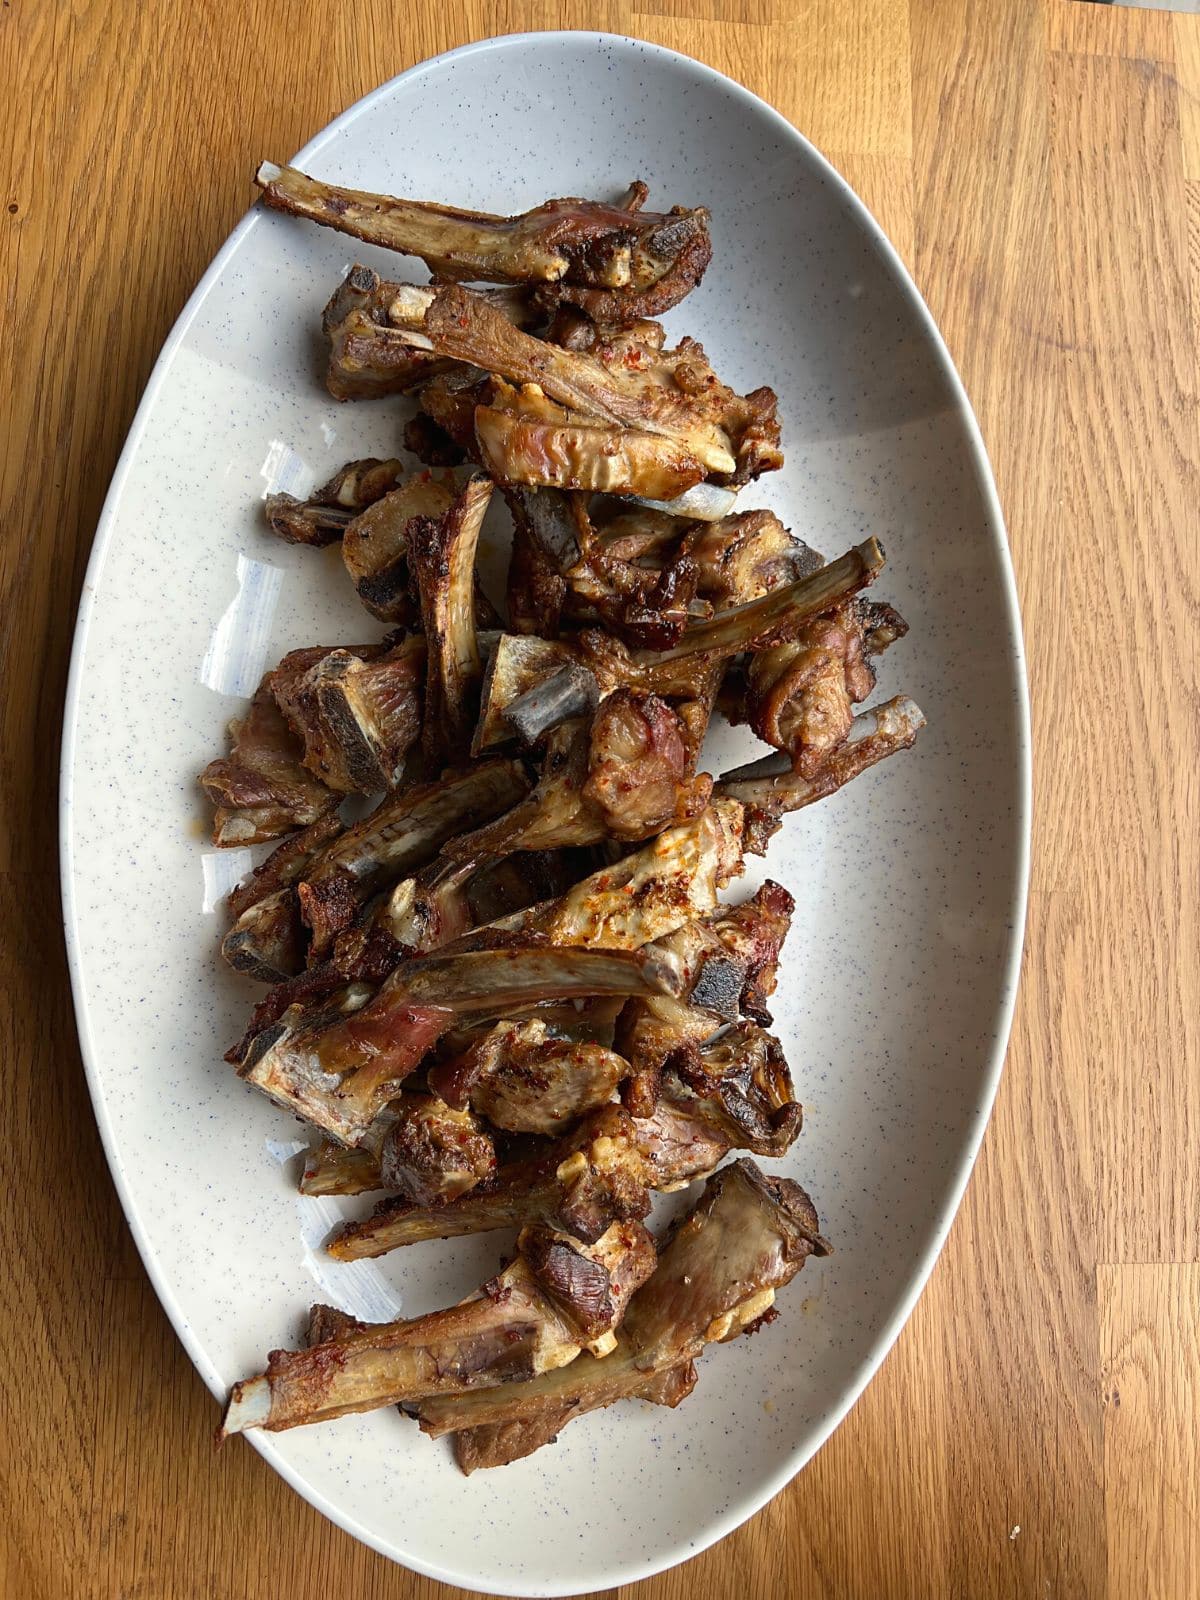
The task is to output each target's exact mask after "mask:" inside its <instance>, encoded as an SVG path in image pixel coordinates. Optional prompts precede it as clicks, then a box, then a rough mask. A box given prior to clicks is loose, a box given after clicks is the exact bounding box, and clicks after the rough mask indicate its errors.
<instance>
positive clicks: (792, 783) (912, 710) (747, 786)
mask: <svg viewBox="0 0 1200 1600" xmlns="http://www.w3.org/2000/svg"><path fill="white" fill-rule="evenodd" d="M924 726H925V717H924V714H923V713H922V711H921V709H920V707H919V706H917V705H916V704H915V703H914V702H913V701H912V700H910V699H908V697H907V696H905V695H897V696H896V698H895V699H894V700H888V701H886V702H885V703H884V704H883V705H879V706H873V707H872V708H871V709H870V710H868V711H864V712H862V713H861V715H859V716H857V717H855V719H854V721H853V723H852V724H851V727H850V734H849V737H848V738H847V739H846V741H845V742H844V743H843V744H842V745H840V746H839V747H838V749H836V750H835V751H834V752H833V754H832V755H831V756H830V757H829V759H828V760H827V761H826V762H825V764H824V765H823V766H822V767H820V768H819V769H818V770H817V771H816V772H815V773H814V774H813V776H812V777H811V778H806V777H804V776H803V774H802V773H798V772H796V771H794V770H793V767H792V762H791V758H790V757H788V756H783V755H779V756H767V757H765V758H764V760H762V761H756V762H752V763H751V764H750V765H749V766H747V767H739V768H738V769H737V770H736V771H735V772H727V773H726V774H725V776H724V777H723V778H722V779H721V780H720V782H719V783H718V784H717V792H718V793H719V794H721V795H723V796H725V797H727V798H729V799H733V800H738V801H740V802H741V803H742V804H743V805H744V806H745V808H746V827H745V834H744V842H745V847H746V849H747V850H749V851H752V852H753V853H754V854H756V855H762V854H763V853H764V852H765V850H766V847H767V843H768V841H769V840H770V838H771V837H772V835H773V834H774V833H775V832H776V831H777V830H778V828H779V825H780V821H781V820H782V818H783V816H784V813H785V812H788V811H799V810H801V809H802V808H803V807H804V806H810V805H812V803H813V802H814V800H823V799H824V798H825V796H826V795H830V794H833V793H835V792H836V791H837V790H838V789H840V788H842V787H843V786H844V785H845V784H847V783H849V782H850V780H851V779H852V778H857V777H858V775H859V773H860V772H865V771H866V770H867V768H868V767H873V766H874V765H875V764H876V762H879V761H884V760H886V759H887V757H888V756H891V755H895V753H896V752H897V751H898V750H907V749H909V748H910V747H911V746H912V745H913V744H915V743H916V738H917V735H918V733H920V731H921V729H922V728H923V727H924Z"/></svg>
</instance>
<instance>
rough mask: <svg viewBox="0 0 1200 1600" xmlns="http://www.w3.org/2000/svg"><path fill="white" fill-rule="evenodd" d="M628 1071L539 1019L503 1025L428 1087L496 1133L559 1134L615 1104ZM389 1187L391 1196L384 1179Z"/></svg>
mask: <svg viewBox="0 0 1200 1600" xmlns="http://www.w3.org/2000/svg"><path fill="white" fill-rule="evenodd" d="M628 1071H629V1066H628V1063H627V1062H626V1061H625V1060H623V1058H622V1057H621V1056H619V1055H617V1054H616V1053H615V1052H614V1051H612V1050H608V1049H605V1048H604V1046H603V1045H599V1044H595V1043H592V1042H589V1041H585V1040H579V1039H575V1038H571V1037H569V1036H567V1037H564V1036H562V1035H561V1034H559V1033H557V1032H556V1030H554V1029H553V1028H552V1027H551V1026H550V1025H549V1024H548V1023H547V1022H545V1021H543V1020H542V1019H540V1018H536V1017H533V1018H528V1019H526V1020H525V1021H522V1022H515V1021H505V1022H497V1023H496V1024H495V1025H494V1026H493V1027H491V1028H489V1029H488V1030H487V1032H486V1033H484V1034H483V1035H482V1036H481V1037H480V1038H478V1039H476V1040H474V1041H473V1042H472V1043H471V1045H470V1046H469V1047H468V1049H467V1050H466V1051H464V1052H463V1053H462V1054H461V1055H458V1056H455V1057H453V1058H451V1059H450V1060H449V1061H443V1062H439V1063H438V1064H437V1065H436V1066H434V1067H431V1068H430V1069H429V1083H430V1086H431V1087H432V1088H435V1089H436V1090H437V1092H438V1093H439V1094H440V1095H442V1096H443V1097H444V1098H445V1099H446V1100H447V1101H449V1102H450V1103H451V1104H452V1105H456V1106H463V1107H465V1106H466V1105H468V1104H469V1105H470V1106H471V1107H472V1108H473V1109H474V1110H476V1111H478V1112H480V1113H481V1114H482V1115H483V1116H485V1117H486V1118H487V1119H488V1121H489V1122H490V1123H491V1124H492V1126H493V1127H496V1128H506V1129H508V1130H510V1131H512V1132H514V1133H543V1134H560V1133H564V1132H565V1131H566V1130H567V1128H569V1127H570V1126H571V1124H572V1123H573V1122H575V1121H576V1120H577V1119H578V1118H579V1117H581V1116H583V1115H584V1114H585V1113H586V1112H588V1111H593V1110H595V1108H596V1107H597V1106H602V1105H605V1104H606V1103H607V1102H608V1101H610V1100H611V1099H612V1097H613V1091H614V1090H615V1089H616V1087H617V1085H618V1083H620V1081H621V1079H622V1078H624V1077H625V1076H626V1074H627V1073H628ZM384 1180H385V1186H386V1187H388V1188H391V1187H392V1185H391V1184H390V1183H388V1182H387V1173H386V1171H385V1172H384ZM411 1198H413V1199H417V1198H418V1197H417V1196H415V1195H414V1196H411Z"/></svg>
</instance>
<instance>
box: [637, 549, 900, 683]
mask: <svg viewBox="0 0 1200 1600" xmlns="http://www.w3.org/2000/svg"><path fill="white" fill-rule="evenodd" d="M884 559H885V558H884V553H883V546H882V545H881V544H880V543H879V541H878V539H867V540H865V541H864V542H863V543H862V544H859V545H855V546H853V548H851V549H850V550H848V551H847V552H846V554H845V555H844V556H839V558H838V559H837V560H836V561H831V562H829V564H828V565H827V566H824V567H819V568H817V569H816V570H815V571H813V572H810V573H808V574H807V575H806V576H804V577H801V578H797V579H795V580H794V581H793V582H791V583H784V584H781V585H779V586H778V587H777V588H774V589H770V590H768V591H767V592H766V593H764V594H762V595H760V596H759V597H758V598H757V599H755V600H750V601H748V602H746V603H745V604H743V605H738V606H734V607H732V608H731V609H729V610H726V611H720V612H718V613H717V615H716V616H715V617H713V618H712V619H711V620H710V621H708V622H701V623H697V624H696V626H695V627H691V628H689V629H688V630H687V632H686V633H685V634H684V635H683V638H682V639H681V640H680V641H679V643H678V644H677V645H674V646H673V647H672V648H671V649H669V650H663V651H660V652H656V653H654V654H651V653H650V652H644V653H643V654H642V655H641V656H639V657H638V660H639V661H644V663H645V665H646V666H647V668H648V669H649V670H650V672H651V673H652V675H653V674H656V673H657V674H658V675H659V676H665V674H664V673H663V669H664V668H669V667H670V665H671V664H672V663H674V662H677V661H681V660H683V659H684V658H686V657H687V656H691V655H712V656H728V655H732V654H734V653H735V652H736V651H740V650H763V649H765V648H766V647H767V646H768V645H771V644H775V643H778V642H781V641H783V640H787V639H791V638H793V637H794V636H795V634H796V632H797V631H798V629H799V628H800V627H801V626H802V625H803V624H804V623H805V622H806V621H807V620H808V619H809V618H810V617H815V616H819V615H820V614H821V613H822V612H824V611H828V610H829V609H830V607H831V606H834V605H837V604H838V602H839V601H841V600H843V599H846V598H847V597H848V596H850V595H852V594H855V593H857V591H858V590H860V589H865V588H866V587H867V585H868V584H870V583H873V582H874V580H875V578H876V577H877V576H878V575H879V573H880V572H881V571H882V569H883V565H884ZM663 692H666V691H665V690H664V691H663Z"/></svg>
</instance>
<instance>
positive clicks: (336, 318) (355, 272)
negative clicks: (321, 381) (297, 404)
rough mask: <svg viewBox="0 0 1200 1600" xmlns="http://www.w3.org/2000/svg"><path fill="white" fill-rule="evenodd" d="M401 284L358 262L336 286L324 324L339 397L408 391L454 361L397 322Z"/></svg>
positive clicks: (329, 382) (329, 379) (329, 381)
mask: <svg viewBox="0 0 1200 1600" xmlns="http://www.w3.org/2000/svg"><path fill="white" fill-rule="evenodd" d="M401 287H402V286H401V285H399V284H395V283H387V282H385V281H384V280H383V279H382V278H380V276H379V274H378V273H377V272H372V271H371V269H370V267H364V266H359V265H355V266H353V267H351V268H350V271H349V272H348V273H347V274H346V277H345V278H344V279H343V280H342V282H341V283H340V284H338V286H337V288H336V289H335V290H334V292H333V296H332V298H331V299H330V301H329V304H328V305H327V306H326V307H325V311H324V314H323V316H322V318H321V326H322V328H323V330H324V332H325V336H326V338H327V339H328V340H329V363H328V366H327V367H326V370H325V384H326V387H327V388H328V390H329V392H330V394H331V395H333V397H334V399H335V400H369V399H373V398H374V397H375V396H377V395H385V394H404V393H406V392H407V391H408V390H409V389H412V388H414V387H415V386H416V385H417V384H419V383H421V382H423V381H424V380H425V379H426V378H429V377H432V376H433V374H434V373H435V372H441V371H443V370H444V369H445V368H446V366H447V365H448V363H447V362H446V361H445V360H443V359H441V358H440V357H438V356H436V355H434V354H433V352H432V351H431V350H429V349H428V348H427V347H426V348H422V347H421V346H420V345H417V344H414V343H413V342H412V341H411V339H410V338H409V337H408V330H407V329H406V327H405V326H404V325H403V324H401V325H400V326H397V325H396V324H395V323H394V322H393V321H392V318H391V316H390V314H389V313H390V310H391V307H392V304H393V302H394V301H395V299H396V291H397V290H398V289H399V288H401Z"/></svg>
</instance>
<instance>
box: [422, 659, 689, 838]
mask: <svg viewBox="0 0 1200 1600" xmlns="http://www.w3.org/2000/svg"><path fill="white" fill-rule="evenodd" d="M689 757H690V752H689V747H688V744H687V743H686V742H685V739H684V735H683V730H682V728H681V725H680V721H679V718H678V717H677V716H676V714H675V712H674V711H672V710H671V708H670V706H668V705H667V704H666V702H665V701H663V700H660V699H659V698H658V697H657V696H655V695H652V694H644V693H642V692H640V691H638V690H632V689H620V690H618V691H617V692H616V693H615V694H612V695H610V696H609V697H608V699H606V700H605V701H604V702H603V703H602V704H601V705H600V706H599V707H598V708H597V709H596V711H595V712H594V713H593V714H592V716H591V717H590V718H588V719H587V720H586V721H584V722H581V723H579V724H569V723H568V724H563V725H562V726H561V727H560V728H558V729H556V730H555V731H554V734H552V735H551V742H550V743H549V745H548V747H547V755H546V761H545V765H544V768H543V773H542V778H541V781H540V782H539V784H538V786H537V788H536V789H535V790H534V792H533V794H531V795H529V796H528V797H527V798H526V799H525V800H523V801H522V802H521V803H520V804H519V805H517V806H515V807H514V808H513V810H512V811H510V812H509V813H508V814H507V815H506V816H504V817H501V818H499V819H498V820H497V821H496V822H494V823H492V824H490V825H489V826H488V827H486V828H480V829H477V830H476V831H475V832H474V833H470V834H467V835H466V836H465V837H463V838H461V839H456V840H454V841H452V842H451V844H450V845H449V846H448V847H447V853H448V854H450V855H451V856H454V857H460V858H461V857H470V858H474V859H476V860H477V859H479V857H480V856H481V855H487V854H492V855H501V854H504V855H507V854H510V853H511V852H512V851H514V850H546V849H555V848H558V847H560V846H563V845H581V844H591V843H594V842H597V841H599V840H602V839H606V838H615V839H623V840H627V841H634V840H638V839H645V838H648V837H649V836H650V835H651V834H655V833H658V832H659V831H660V830H661V829H663V828H665V827H668V826H669V825H670V824H672V823H675V822H681V821H683V820H685V819H686V818H688V817H692V816H696V815H698V814H699V812H701V811H702V810H703V809H704V807H705V805H706V804H707V802H708V796H709V793H710V791H711V788H712V780H711V779H710V778H709V777H708V776H707V774H701V775H699V776H696V775H695V774H694V773H693V772H692V770H691V760H690V759H689Z"/></svg>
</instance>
